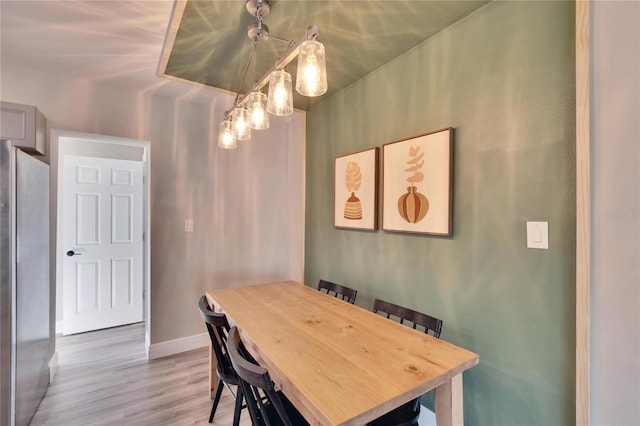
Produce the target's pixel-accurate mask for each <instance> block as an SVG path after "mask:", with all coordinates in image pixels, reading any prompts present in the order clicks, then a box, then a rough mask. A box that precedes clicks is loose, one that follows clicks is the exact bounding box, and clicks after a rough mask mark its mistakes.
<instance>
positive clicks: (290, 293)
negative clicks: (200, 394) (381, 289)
mask: <svg viewBox="0 0 640 426" xmlns="http://www.w3.org/2000/svg"><path fill="white" fill-rule="evenodd" d="M207 298H208V300H209V303H210V304H211V306H212V307H213V308H214V310H216V311H218V312H224V313H225V314H226V315H227V318H228V319H229V322H230V323H231V324H232V325H233V324H235V325H237V326H238V329H239V331H240V336H241V338H242V340H243V342H244V344H245V346H246V347H247V349H248V350H249V352H251V354H252V355H253V356H254V357H255V358H256V360H257V361H258V362H259V363H260V364H261V365H262V366H264V367H265V368H267V369H268V370H269V374H270V375H271V377H272V379H273V381H274V382H275V384H276V385H277V386H278V387H279V388H280V389H281V390H282V391H283V392H284V394H285V395H286V396H287V398H289V400H291V402H292V403H293V404H294V405H295V406H296V408H297V409H298V410H299V411H300V412H301V413H302V415H303V416H304V417H305V418H306V419H307V420H308V421H309V423H310V424H311V425H364V424H366V423H367V422H369V421H372V420H374V419H376V418H378V417H380V416H381V415H383V414H385V413H387V412H389V411H391V410H392V409H394V408H396V407H398V406H400V405H402V404H403V403H405V402H408V401H411V400H412V399H414V398H416V397H418V396H420V395H422V394H424V393H425V392H428V391H429V390H431V389H435V390H436V391H435V409H436V422H437V424H438V425H453V424H456V425H457V424H463V409H462V373H463V371H465V370H467V369H469V368H471V367H473V366H474V365H476V364H478V362H479V357H478V355H477V354H475V353H473V352H470V351H468V350H466V349H463V348H460V347H458V346H455V345H452V344H451V343H447V342H446V341H444V340H442V339H437V338H435V337H432V336H430V335H427V334H425V333H422V332H420V331H418V330H414V329H412V328H410V327H407V326H406V325H401V324H399V323H397V322H395V321H392V320H389V319H387V318H386V317H383V316H381V315H377V314H374V313H373V312H371V311H368V310H366V309H363V308H360V307H358V306H356V305H352V304H349V303H347V302H345V301H342V300H340V299H337V298H334V297H331V296H329V295H327V294H324V293H322V292H319V291H318V290H316V289H314V288H311V287H308V286H305V285H303V284H300V283H297V282H293V281H285V282H274V283H267V284H258V285H251V286H247V287H239V288H224V289H215V290H210V291H207ZM210 359H211V363H210V364H211V372H212V374H211V377H210V379H211V380H210V390H213V389H214V388H213V387H214V386H215V384H216V383H217V378H216V375H215V356H213V357H212V356H211V355H210Z"/></svg>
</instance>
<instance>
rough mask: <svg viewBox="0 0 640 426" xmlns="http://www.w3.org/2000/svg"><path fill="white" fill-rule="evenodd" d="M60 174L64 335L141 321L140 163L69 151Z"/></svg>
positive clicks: (141, 209)
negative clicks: (61, 189) (62, 198)
mask: <svg viewBox="0 0 640 426" xmlns="http://www.w3.org/2000/svg"><path fill="white" fill-rule="evenodd" d="M63 179H64V180H63V184H64V191H63V192H64V200H63V202H64V205H63V209H62V212H63V218H62V220H63V243H64V250H65V256H64V259H65V260H64V265H63V313H64V316H63V320H64V326H63V334H73V333H81V332H85V331H91V330H97V329H101V328H107V327H114V326H117V325H123V324H131V323H134V322H139V321H142V319H143V302H142V288H143V276H142V270H143V259H144V258H143V242H142V239H143V235H142V233H143V226H142V215H143V208H142V201H143V200H142V192H143V191H142V190H143V188H142V185H143V182H142V162H140V161H128V160H114V159H104V158H92V157H79V156H73V155H67V156H65V162H64V178H63Z"/></svg>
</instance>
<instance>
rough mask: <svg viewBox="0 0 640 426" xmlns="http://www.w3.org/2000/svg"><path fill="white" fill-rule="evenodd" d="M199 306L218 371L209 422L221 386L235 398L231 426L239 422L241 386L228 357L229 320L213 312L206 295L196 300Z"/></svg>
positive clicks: (241, 397) (219, 395) (219, 394)
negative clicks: (234, 392)
mask: <svg viewBox="0 0 640 426" xmlns="http://www.w3.org/2000/svg"><path fill="white" fill-rule="evenodd" d="M198 307H199V308H200V315H202V319H203V320H204V322H205V324H206V326H207V331H208V332H209V338H210V339H211V346H212V347H213V352H214V353H215V356H216V361H217V366H216V372H217V373H218V386H217V388H216V396H215V398H214V399H213V405H212V406H211V413H210V414H209V423H213V417H214V416H215V414H216V409H217V408H218V403H219V402H220V397H221V396H222V388H223V387H226V388H227V390H228V391H229V393H231V395H232V396H233V397H234V398H235V399H236V403H235V409H234V413H233V426H238V425H239V424H240V414H241V411H242V408H243V406H242V399H243V396H242V395H243V394H242V387H241V386H240V379H239V378H238V375H237V374H236V372H235V370H234V369H233V365H232V364H231V359H230V358H229V351H228V349H227V337H228V333H229V329H230V327H229V322H228V321H227V316H226V315H225V314H222V313H219V312H214V311H212V310H211V308H210V307H209V303H207V298H206V296H202V297H201V298H200V301H199V302H198ZM230 385H235V386H237V391H236V395H234V394H233V391H232V390H231V388H230V387H229V386H230Z"/></svg>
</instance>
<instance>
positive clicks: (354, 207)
mask: <svg viewBox="0 0 640 426" xmlns="http://www.w3.org/2000/svg"><path fill="white" fill-rule="evenodd" d="M378 151H379V150H378V148H371V149H367V150H365V151H360V152H356V153H353V154H347V155H343V156H341V157H336V158H335V160H334V173H333V174H334V179H333V182H334V192H333V193H334V197H333V204H334V209H333V210H334V213H333V215H334V222H333V223H334V226H335V227H336V228H351V229H363V230H375V229H377V224H378V221H377V192H378V191H377V189H378V188H377V180H378V179H377V176H378Z"/></svg>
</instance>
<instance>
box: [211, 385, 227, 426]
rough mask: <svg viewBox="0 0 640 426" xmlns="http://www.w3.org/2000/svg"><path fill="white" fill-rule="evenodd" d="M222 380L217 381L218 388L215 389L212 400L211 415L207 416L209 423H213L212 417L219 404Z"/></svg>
mask: <svg viewBox="0 0 640 426" xmlns="http://www.w3.org/2000/svg"><path fill="white" fill-rule="evenodd" d="M223 386H224V385H223V384H222V380H218V388H217V389H216V397H215V398H214V399H213V405H212V406H211V414H209V423H213V416H215V414H216V408H218V403H219V402H220V396H221V395H222V387H223Z"/></svg>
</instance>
